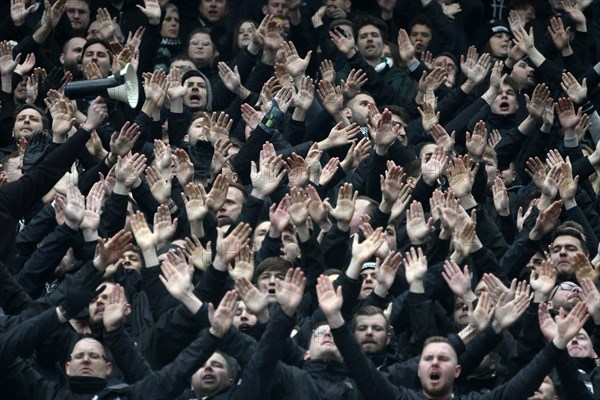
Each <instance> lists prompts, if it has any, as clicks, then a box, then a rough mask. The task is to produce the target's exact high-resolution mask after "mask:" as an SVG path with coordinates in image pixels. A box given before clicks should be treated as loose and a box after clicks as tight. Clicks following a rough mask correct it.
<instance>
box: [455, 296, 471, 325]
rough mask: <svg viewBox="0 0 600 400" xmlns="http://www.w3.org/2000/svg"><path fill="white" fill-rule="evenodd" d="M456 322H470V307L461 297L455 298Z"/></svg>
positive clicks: (462, 323) (464, 323) (463, 323)
mask: <svg viewBox="0 0 600 400" xmlns="http://www.w3.org/2000/svg"><path fill="white" fill-rule="evenodd" d="M454 322H456V323H457V324H461V325H466V324H468V323H469V308H468V307H467V305H466V303H465V302H464V301H463V300H462V299H461V298H460V297H457V298H456V299H455V300H454Z"/></svg>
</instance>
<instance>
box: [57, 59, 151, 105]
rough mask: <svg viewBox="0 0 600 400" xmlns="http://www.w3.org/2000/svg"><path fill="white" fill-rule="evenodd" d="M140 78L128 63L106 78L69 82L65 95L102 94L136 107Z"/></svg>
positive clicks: (73, 97)
mask: <svg viewBox="0 0 600 400" xmlns="http://www.w3.org/2000/svg"><path fill="white" fill-rule="evenodd" d="M138 85H139V83H138V78H137V74H136V72H135V68H134V67H133V65H131V64H127V65H126V66H125V68H123V69H122V70H121V71H119V72H118V73H117V74H115V75H111V76H109V77H108V78H104V79H92V80H84V81H76V82H69V83H67V84H66V85H65V96H67V97H68V98H70V99H82V98H85V97H93V96H102V97H109V98H111V99H115V100H119V101H122V102H124V103H127V104H129V107H131V108H136V107H137V105H138V100H139V93H138V90H139V88H138Z"/></svg>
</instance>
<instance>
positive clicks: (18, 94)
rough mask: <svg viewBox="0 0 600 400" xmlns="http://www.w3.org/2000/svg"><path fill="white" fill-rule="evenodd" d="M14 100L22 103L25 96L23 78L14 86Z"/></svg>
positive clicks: (25, 83) (25, 89)
mask: <svg viewBox="0 0 600 400" xmlns="http://www.w3.org/2000/svg"><path fill="white" fill-rule="evenodd" d="M14 96H15V100H16V101H17V103H24V102H25V99H26V98H27V81H26V80H25V79H23V80H22V81H21V82H19V84H18V85H17V87H16V88H15V93H14Z"/></svg>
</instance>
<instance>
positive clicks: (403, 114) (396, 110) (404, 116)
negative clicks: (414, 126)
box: [378, 104, 410, 125]
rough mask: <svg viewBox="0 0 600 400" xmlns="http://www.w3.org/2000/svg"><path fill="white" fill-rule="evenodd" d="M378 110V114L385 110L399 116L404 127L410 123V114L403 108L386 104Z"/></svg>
mask: <svg viewBox="0 0 600 400" xmlns="http://www.w3.org/2000/svg"><path fill="white" fill-rule="evenodd" d="M378 108H379V111H380V112H383V110H385V109H386V108H387V109H388V110H389V111H390V112H391V113H392V114H394V115H397V116H399V117H400V119H401V120H402V122H403V123H404V124H405V125H408V123H409V122H410V114H409V113H408V111H406V109H405V108H403V107H400V106H397V105H395V104H388V105H385V106H382V107H378Z"/></svg>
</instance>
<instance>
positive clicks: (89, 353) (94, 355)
mask: <svg viewBox="0 0 600 400" xmlns="http://www.w3.org/2000/svg"><path fill="white" fill-rule="evenodd" d="M86 355H87V356H88V357H89V358H90V359H91V360H99V359H101V358H102V359H103V360H104V361H108V360H107V359H106V357H104V356H103V355H102V354H100V353H96V352H95V351H82V352H79V353H74V354H71V358H72V359H73V360H82V359H83V357H85V356H86Z"/></svg>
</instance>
